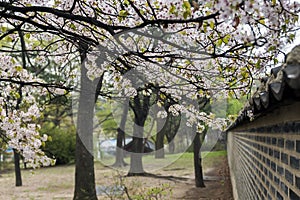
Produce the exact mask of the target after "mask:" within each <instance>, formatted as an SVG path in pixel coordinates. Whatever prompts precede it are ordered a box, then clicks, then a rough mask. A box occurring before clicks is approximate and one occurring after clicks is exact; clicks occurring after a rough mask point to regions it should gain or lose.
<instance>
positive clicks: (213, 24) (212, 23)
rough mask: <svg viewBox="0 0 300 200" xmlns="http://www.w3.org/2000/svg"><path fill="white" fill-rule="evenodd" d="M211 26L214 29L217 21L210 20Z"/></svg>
mask: <svg viewBox="0 0 300 200" xmlns="http://www.w3.org/2000/svg"><path fill="white" fill-rule="evenodd" d="M209 27H210V28H211V29H214V27H215V23H214V22H213V21H210V22H209Z"/></svg>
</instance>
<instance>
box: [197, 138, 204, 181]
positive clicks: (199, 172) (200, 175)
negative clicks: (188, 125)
mask: <svg viewBox="0 0 300 200" xmlns="http://www.w3.org/2000/svg"><path fill="white" fill-rule="evenodd" d="M200 148H201V141H200V134H199V133H196V135H195V138H194V171H195V183H196V187H205V185H204V180H203V170H202V159H201V152H200Z"/></svg>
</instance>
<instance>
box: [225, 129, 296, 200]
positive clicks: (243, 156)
mask: <svg viewBox="0 0 300 200" xmlns="http://www.w3.org/2000/svg"><path fill="white" fill-rule="evenodd" d="M227 148H228V149H227V150H228V161H229V167H230V173H231V179H232V185H233V191H234V197H235V199H240V200H251V199H253V200H258V199H263V200H265V199H279V200H281V199H291V200H300V133H299V131H298V132H290V131H289V132H282V133H266V132H263V133H259V132H243V131H239V132H229V133H228V141H227Z"/></svg>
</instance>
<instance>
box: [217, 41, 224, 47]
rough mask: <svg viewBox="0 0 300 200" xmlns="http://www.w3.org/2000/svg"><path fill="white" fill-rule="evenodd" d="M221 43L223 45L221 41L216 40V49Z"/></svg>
mask: <svg viewBox="0 0 300 200" xmlns="http://www.w3.org/2000/svg"><path fill="white" fill-rule="evenodd" d="M222 43H223V41H222V39H218V40H217V42H216V45H217V47H220V46H221V45H222Z"/></svg>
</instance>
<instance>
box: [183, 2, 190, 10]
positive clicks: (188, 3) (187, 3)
mask: <svg viewBox="0 0 300 200" xmlns="http://www.w3.org/2000/svg"><path fill="white" fill-rule="evenodd" d="M183 7H184V8H185V9H187V10H188V9H189V10H190V9H191V4H190V2H188V1H184V2H183Z"/></svg>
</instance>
